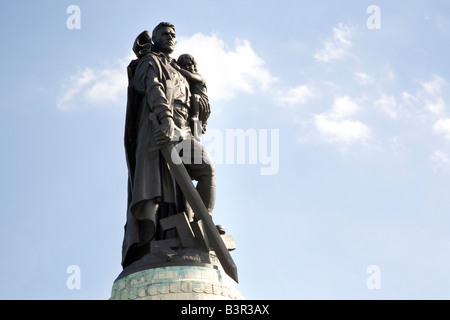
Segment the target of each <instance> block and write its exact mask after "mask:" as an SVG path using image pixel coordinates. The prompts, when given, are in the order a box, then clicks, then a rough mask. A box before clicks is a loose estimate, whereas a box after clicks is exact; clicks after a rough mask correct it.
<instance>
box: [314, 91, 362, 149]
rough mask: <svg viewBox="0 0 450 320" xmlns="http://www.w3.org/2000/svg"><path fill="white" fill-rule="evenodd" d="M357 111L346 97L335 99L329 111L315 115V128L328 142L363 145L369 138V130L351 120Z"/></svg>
mask: <svg viewBox="0 0 450 320" xmlns="http://www.w3.org/2000/svg"><path fill="white" fill-rule="evenodd" d="M358 110H359V106H358V105H357V104H356V103H354V102H353V101H351V100H350V98H349V97H348V96H344V97H339V98H336V99H335V100H334V106H333V108H332V109H331V110H330V111H328V112H325V113H322V114H318V115H315V117H314V120H315V125H316V128H317V129H318V131H319V132H320V134H321V135H322V136H324V137H325V138H326V139H327V140H328V141H330V142H342V143H346V144H349V143H354V142H361V143H363V144H364V143H366V142H367V141H368V139H369V138H370V129H369V127H368V126H367V125H366V124H364V123H363V122H361V121H358V120H354V119H351V117H352V116H353V115H355V114H356V113H357V112H358Z"/></svg>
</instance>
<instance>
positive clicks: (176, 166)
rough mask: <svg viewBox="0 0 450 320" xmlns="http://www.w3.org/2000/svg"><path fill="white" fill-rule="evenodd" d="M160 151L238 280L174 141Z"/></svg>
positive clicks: (229, 271) (221, 258) (222, 261)
mask: <svg viewBox="0 0 450 320" xmlns="http://www.w3.org/2000/svg"><path fill="white" fill-rule="evenodd" d="M150 118H151V120H152V122H153V124H154V125H155V128H158V127H159V126H160V124H159V123H158V120H157V119H156V116H155V114H153V113H150ZM160 151H161V153H162V155H163V157H164V159H165V160H166V162H167V164H168V165H169V169H170V171H171V172H172V175H173V176H174V177H175V180H176V181H177V183H178V185H179V186H180V188H181V191H182V192H183V194H184V196H185V197H186V200H187V201H188V203H189V204H190V206H191V208H192V210H193V211H194V215H195V217H196V218H197V220H202V221H203V223H204V226H205V229H206V233H207V235H208V240H209V243H210V244H211V247H212V249H213V250H214V252H215V253H216V255H217V258H218V259H219V261H220V264H221V265H222V267H223V269H224V271H225V272H226V274H228V275H229V276H230V277H231V278H232V279H233V280H234V281H236V282H238V273H237V267H236V265H235V263H234V261H233V258H232V257H231V255H230V252H229V251H228V249H227V247H226V245H225V243H224V241H223V239H222V237H221V236H220V234H219V231H218V230H217V228H216V226H215V225H214V223H213V221H212V218H211V216H210V214H209V212H208V209H206V206H205V204H204V203H203V200H202V198H201V197H200V195H199V194H198V192H197V189H195V186H194V184H193V183H192V180H191V177H190V176H189V173H188V172H187V170H186V167H185V166H184V164H183V162H182V161H181V158H180V156H179V154H178V152H177V151H176V150H175V147H174V145H173V143H169V144H164V145H162V146H161V148H160Z"/></svg>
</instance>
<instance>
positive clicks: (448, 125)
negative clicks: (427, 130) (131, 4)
mask: <svg viewBox="0 0 450 320" xmlns="http://www.w3.org/2000/svg"><path fill="white" fill-rule="evenodd" d="M433 129H434V131H435V132H436V133H440V134H443V135H444V136H445V138H446V139H447V140H450V118H442V119H439V120H438V121H436V123H435V124H434V126H433Z"/></svg>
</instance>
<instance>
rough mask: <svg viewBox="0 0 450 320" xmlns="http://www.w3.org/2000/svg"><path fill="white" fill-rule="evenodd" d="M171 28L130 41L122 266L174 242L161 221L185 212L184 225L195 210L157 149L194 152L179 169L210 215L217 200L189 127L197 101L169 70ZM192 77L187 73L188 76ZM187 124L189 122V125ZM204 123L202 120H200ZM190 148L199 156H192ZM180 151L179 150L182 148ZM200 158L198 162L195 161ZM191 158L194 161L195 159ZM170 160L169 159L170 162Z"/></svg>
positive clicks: (209, 166)
mask: <svg viewBox="0 0 450 320" xmlns="http://www.w3.org/2000/svg"><path fill="white" fill-rule="evenodd" d="M175 39H176V34H175V27H174V25H173V24H171V23H168V22H162V23H160V24H159V25H158V26H156V27H155V29H154V30H153V32H152V35H151V36H150V34H149V32H148V31H144V32H142V33H141V34H140V35H139V36H138V37H137V38H136V40H135V42H134V45H133V51H134V52H135V54H136V56H137V59H136V60H133V61H131V63H130V64H129V66H128V80H129V85H128V98H127V112H126V121H125V139H124V142H125V152H126V159H127V166H128V209H127V222H126V225H125V235H124V240H123V248H122V265H123V267H124V268H125V267H127V266H128V265H130V264H131V263H132V262H134V261H136V260H139V259H140V258H141V257H142V256H144V255H145V254H146V253H148V252H149V249H148V248H149V243H150V242H151V241H152V240H164V239H170V238H173V237H174V235H173V233H172V234H171V232H170V231H165V230H164V229H163V228H161V227H160V223H159V222H160V221H161V219H164V218H167V217H170V216H173V215H175V214H177V213H179V212H186V214H187V217H188V219H189V221H193V220H194V212H192V209H190V206H189V203H188V202H189V201H186V197H185V195H186V192H183V191H182V190H181V188H180V185H179V183H177V181H176V179H174V175H173V172H171V168H170V163H168V159H167V158H164V156H163V153H162V152H161V151H162V148H164V147H166V146H172V147H173V146H175V147H176V146H177V144H180V143H181V141H183V143H184V145H186V142H188V144H190V146H191V148H192V150H194V152H193V153H192V154H191V157H190V161H186V158H185V157H184V158H183V159H185V160H184V161H183V162H184V167H185V169H186V171H187V172H188V174H189V176H190V178H191V179H193V180H196V181H197V186H196V190H197V192H198V195H199V196H200V198H201V200H202V202H203V204H204V206H205V207H206V209H207V212H208V213H209V214H211V212H212V210H213V208H214V202H215V196H216V184H215V175H214V164H213V162H212V160H211V158H210V156H209V155H208V153H207V152H206V150H205V149H204V148H203V146H202V145H201V144H200V142H199V141H198V140H196V139H195V138H194V136H193V134H192V132H191V129H190V126H189V124H190V122H192V120H193V117H192V116H193V115H194V117H195V115H196V114H198V113H199V111H198V112H197V111H195V110H192V101H194V100H195V102H194V104H195V103H196V102H198V99H196V98H195V97H194V98H191V96H192V95H191V86H190V85H189V82H188V81H187V80H186V78H185V76H183V75H182V74H181V73H180V72H181V71H180V68H179V67H177V66H176V67H174V65H176V64H175V62H173V60H172V57H171V54H172V53H173V51H174V48H175V44H176V40H175ZM191 73H192V72H191ZM200 104H202V105H201V108H203V112H202V113H203V117H206V118H207V116H209V112H210V110H209V103H208V106H207V107H206V106H205V100H203V101H202V102H200ZM188 120H189V121H188ZM205 120H206V119H205ZM195 150H197V151H200V152H195ZM181 152H183V150H181ZM199 155H200V161H199V159H197V158H195V157H198V156H199ZM194 158H195V159H194ZM169 162H170V160H169Z"/></svg>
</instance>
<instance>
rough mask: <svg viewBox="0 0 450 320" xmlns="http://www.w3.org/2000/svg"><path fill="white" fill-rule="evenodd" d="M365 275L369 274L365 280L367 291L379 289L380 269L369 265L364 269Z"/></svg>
mask: <svg viewBox="0 0 450 320" xmlns="http://www.w3.org/2000/svg"><path fill="white" fill-rule="evenodd" d="M366 273H368V274H370V276H369V277H368V278H367V281H366V286H367V289H369V290H374V289H376V290H380V289H381V269H380V267H379V266H377V265H374V264H373V265H370V266H368V267H367V269H366Z"/></svg>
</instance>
